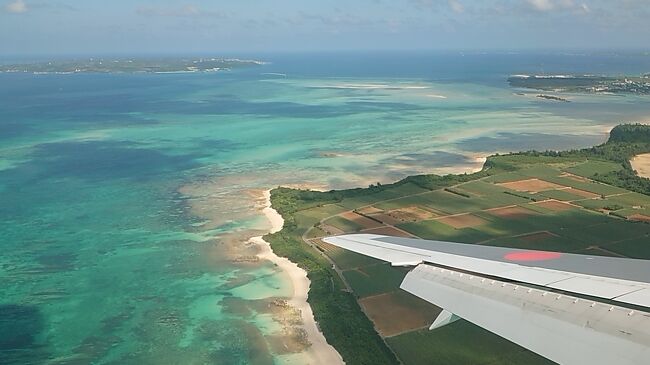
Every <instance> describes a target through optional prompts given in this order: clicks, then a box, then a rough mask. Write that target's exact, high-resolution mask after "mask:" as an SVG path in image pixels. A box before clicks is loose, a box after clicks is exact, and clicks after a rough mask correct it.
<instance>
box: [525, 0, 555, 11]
mask: <svg viewBox="0 0 650 365" xmlns="http://www.w3.org/2000/svg"><path fill="white" fill-rule="evenodd" d="M528 4H530V6H532V7H533V9H535V10H537V11H550V10H553V9H555V4H554V3H553V2H552V1H551V0H528Z"/></svg>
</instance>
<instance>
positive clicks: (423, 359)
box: [387, 320, 554, 365]
mask: <svg viewBox="0 0 650 365" xmlns="http://www.w3.org/2000/svg"><path fill="white" fill-rule="evenodd" d="M387 341H388V344H389V345H390V346H391V348H392V349H393V350H394V351H395V353H397V356H399V358H400V359H401V360H402V362H403V363H404V364H409V365H435V364H440V365H447V364H454V365H476V364H481V365H520V364H527V365H552V364H554V363H553V362H551V361H550V360H546V359H544V358H543V357H541V356H539V355H537V354H534V353H532V352H530V351H528V350H526V349H524V348H523V347H520V346H517V345H515V344H513V343H512V342H509V341H508V340H505V339H503V338H501V337H499V336H497V335H495V334H493V333H490V332H488V331H486V330H484V329H482V328H480V327H478V326H475V325H473V324H471V323H469V322H467V321H464V320H459V321H457V322H454V323H452V324H450V325H447V326H445V327H442V328H439V329H437V330H435V331H428V330H419V331H414V332H411V333H407V334H403V335H400V336H395V337H391V338H388V340H387ZM434 344H435V345H434Z"/></svg>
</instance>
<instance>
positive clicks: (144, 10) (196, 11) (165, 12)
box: [137, 5, 225, 17]
mask: <svg viewBox="0 0 650 365" xmlns="http://www.w3.org/2000/svg"><path fill="white" fill-rule="evenodd" d="M137 13H138V14H140V15H144V16H170V17H224V16H225V15H224V14H222V13H219V12H215V11H207V10H203V9H200V8H199V7H197V6H196V5H185V6H182V7H178V8H160V7H141V8H138V9H137Z"/></svg>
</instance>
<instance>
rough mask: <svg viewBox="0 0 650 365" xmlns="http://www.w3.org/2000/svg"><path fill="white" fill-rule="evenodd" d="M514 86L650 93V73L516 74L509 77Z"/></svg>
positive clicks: (618, 92) (576, 90)
mask: <svg viewBox="0 0 650 365" xmlns="http://www.w3.org/2000/svg"><path fill="white" fill-rule="evenodd" d="M508 83H509V84H510V86H512V87H517V88H525V89H534V90H542V91H553V92H571V93H581V92H588V93H603V94H605V93H609V94H640V95H647V94H650V75H648V74H644V75H641V76H620V77H618V76H616V77H614V76H592V75H585V76H576V75H556V76H545V75H516V76H511V77H510V78H508Z"/></svg>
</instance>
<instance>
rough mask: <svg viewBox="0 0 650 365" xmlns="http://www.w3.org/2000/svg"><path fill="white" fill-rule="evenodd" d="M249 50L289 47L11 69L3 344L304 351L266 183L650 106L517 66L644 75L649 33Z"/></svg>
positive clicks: (5, 129) (459, 149) (551, 141)
mask: <svg viewBox="0 0 650 365" xmlns="http://www.w3.org/2000/svg"><path fill="white" fill-rule="evenodd" d="M244 56H245V57H244ZM247 57H253V58H257V59H261V60H264V61H268V62H270V63H269V64H267V65H264V66H260V67H254V68H247V69H240V70H234V71H231V72H219V73H196V74H73V75H32V74H0V250H1V252H2V254H1V255H0V283H1V284H0V334H2V336H1V337H0V363H2V364H41V363H47V364H88V363H94V364H194V363H196V364H199V363H200V364H204V363H216V364H272V363H277V364H280V363H282V364H284V363H300V362H301V359H302V358H301V351H302V350H305V349H299V350H295V349H293V350H287V348H286V347H283V346H278V345H277V344H278V343H279V342H281V340H280V341H279V340H278V338H280V339H281V338H282V337H283V336H287V335H286V334H287V333H291V328H288V327H291V326H295V324H287V323H286V321H283V320H282V318H279V317H278V314H277V313H272V312H269V310H268V307H269V306H268V303H270V302H271V301H273V300H275V299H278V298H280V299H282V298H287V297H289V296H291V294H292V292H293V291H292V287H291V282H290V281H289V280H288V277H287V276H286V273H283V272H282V271H280V270H279V269H278V268H277V267H276V266H274V265H273V264H271V263H270V262H267V261H265V260H260V261H256V260H248V259H247V258H250V257H254V256H255V255H256V253H257V252H258V248H257V247H255V246H254V245H250V244H247V242H248V240H249V239H250V238H251V237H253V236H259V235H261V234H264V233H265V232H266V231H268V229H269V223H268V222H267V221H266V220H265V218H264V217H263V216H262V215H261V213H260V209H261V206H262V203H263V201H262V200H263V199H262V194H261V192H262V191H263V190H266V189H269V188H273V187H275V186H278V185H291V186H303V187H314V188H345V187H352V186H363V185H368V184H370V183H374V182H377V181H380V182H390V181H394V180H396V179H399V178H401V177H404V176H407V175H409V174H415V173H424V172H428V173H431V172H435V173H452V172H463V171H470V170H473V169H476V168H480V166H481V163H482V161H483V160H482V158H483V157H485V156H486V155H488V154H490V153H494V152H510V151H518V150H528V149H541V150H544V149H567V148H577V147H586V146H590V145H594V144H598V143H601V142H603V141H604V140H605V139H606V137H607V135H606V134H607V131H608V130H609V128H611V127H612V126H613V125H616V124H618V123H620V122H629V121H650V98H649V97H648V96H633V95H627V96H620V95H618V96H616V95H584V94H565V95H563V96H564V97H567V98H569V99H570V100H571V101H572V102H571V103H558V102H553V101H549V100H542V99H539V98H536V97H535V95H536V93H535V92H534V91H522V90H513V89H511V88H510V87H509V85H508V84H507V82H506V79H507V77H508V76H509V75H511V74H524V73H526V74H541V73H545V74H568V73H579V74H608V75H622V74H627V75H638V74H641V73H646V72H650V56H649V55H648V54H643V53H635V54H632V53H584V54H578V53H576V54H558V53H538V54H531V53H478V52H473V53H472V52H467V53H458V52H456V53H432V52H412V53H408V52H407V53H404V52H400V53H397V52H393V53H391V52H375V53H337V54H334V53H329V54H279V55H278V54H260V55H243V56H242V58H247ZM5 62H7V61H5Z"/></svg>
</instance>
